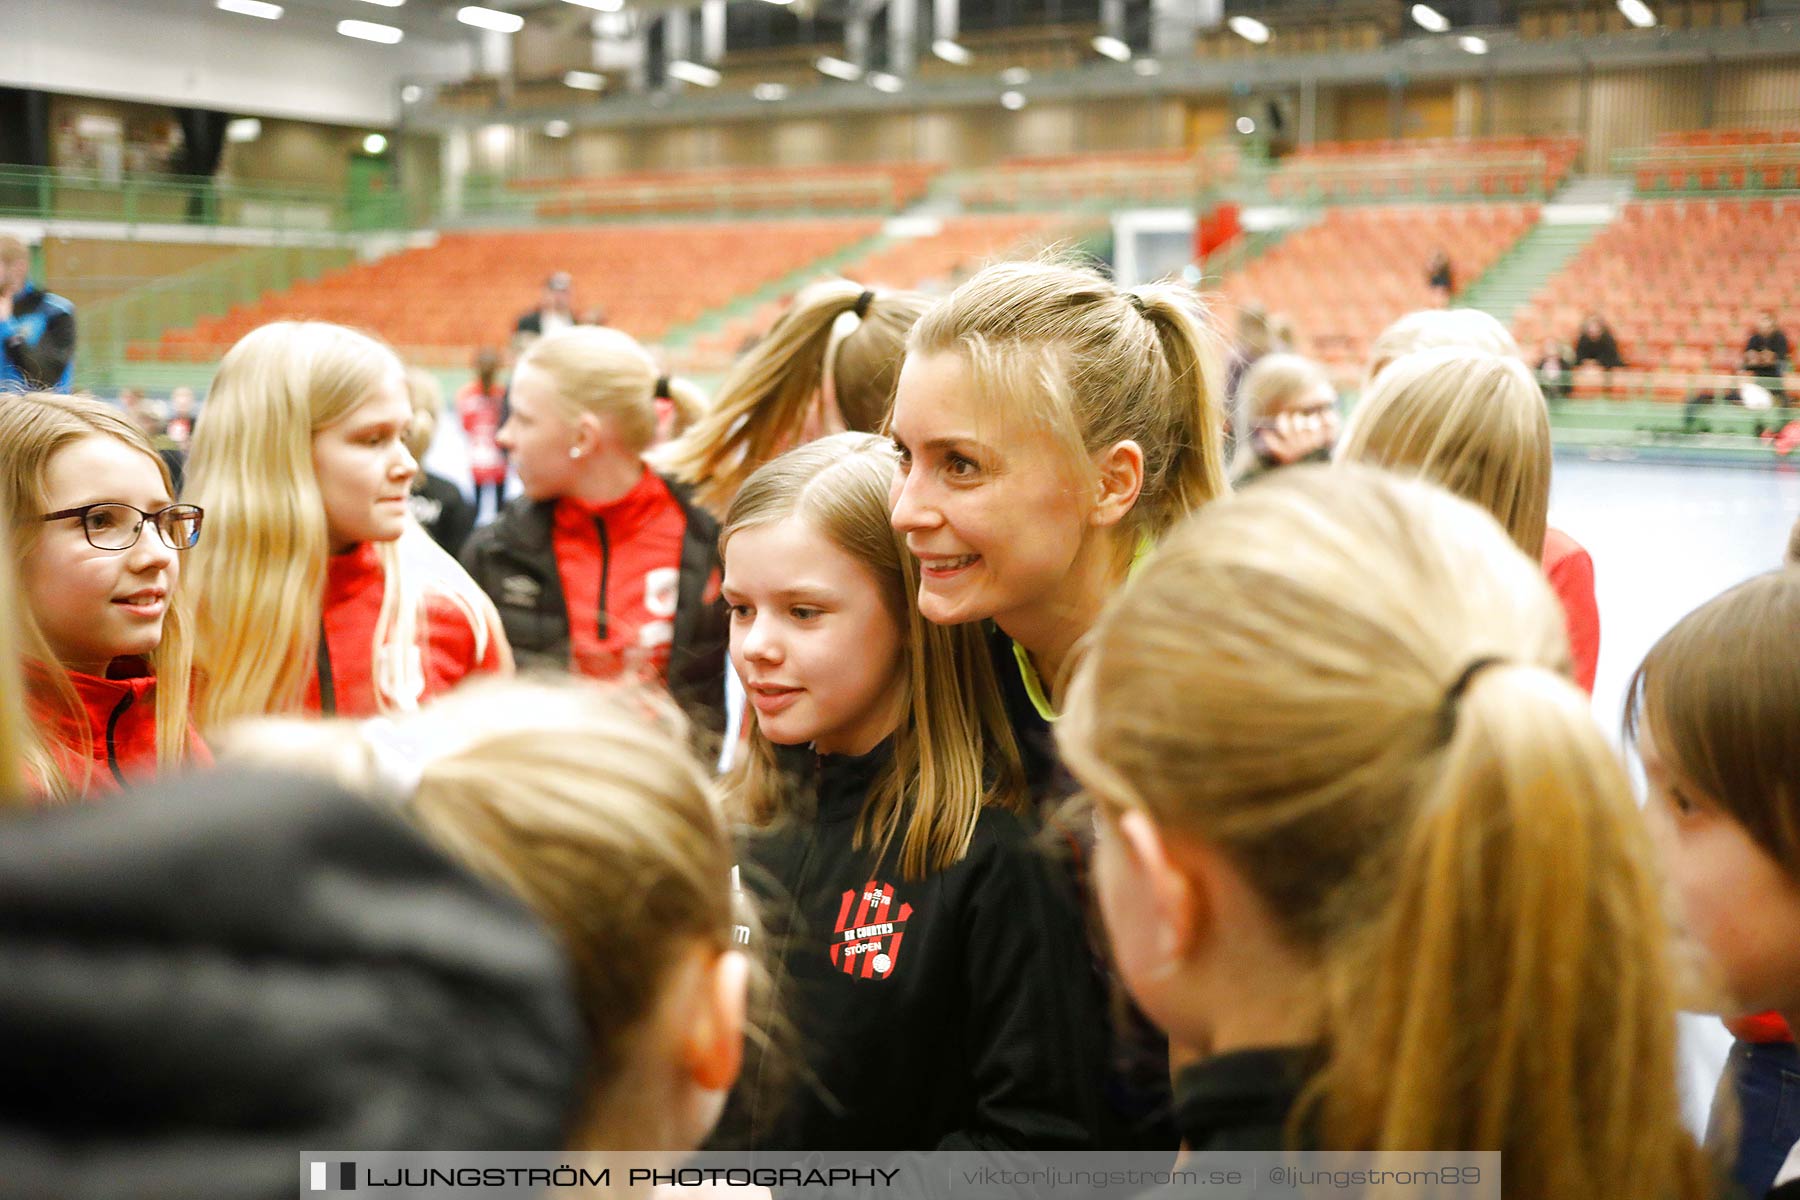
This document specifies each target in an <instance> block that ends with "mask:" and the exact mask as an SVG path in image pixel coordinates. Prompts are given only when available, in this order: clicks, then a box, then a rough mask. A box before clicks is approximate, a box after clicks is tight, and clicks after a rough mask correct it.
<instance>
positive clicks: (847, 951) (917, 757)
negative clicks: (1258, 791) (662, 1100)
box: [720, 433, 1103, 1150]
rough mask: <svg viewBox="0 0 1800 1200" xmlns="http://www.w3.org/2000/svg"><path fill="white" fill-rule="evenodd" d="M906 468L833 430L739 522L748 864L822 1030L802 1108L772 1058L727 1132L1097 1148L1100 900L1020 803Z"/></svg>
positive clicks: (811, 1029)
mask: <svg viewBox="0 0 1800 1200" xmlns="http://www.w3.org/2000/svg"><path fill="white" fill-rule="evenodd" d="M893 472H894V455H893V450H892V448H891V446H890V444H889V442H888V441H887V440H886V439H885V438H881V437H878V436H875V435H871V434H853V433H843V434H837V435H833V436H831V437H827V438H823V439H821V440H819V441H816V442H813V443H811V444H809V445H807V446H803V447H801V448H799V449H797V450H792V451H789V452H788V453H787V454H784V455H782V456H780V457H779V458H776V459H775V460H774V461H772V462H770V463H768V464H767V465H765V466H764V467H763V468H762V469H760V470H759V471H757V472H756V473H755V474H754V475H752V476H751V477H750V478H749V480H748V481H747V482H746V483H745V484H744V486H743V488H742V490H740V491H739V492H738V494H737V497H736V499H735V500H733V502H732V505H731V508H730V510H729V511H728V513H727V514H726V519H725V527H724V531H723V533H722V534H721V537H720V543H721V548H722V551H723V553H724V557H725V597H726V600H727V602H728V603H729V604H730V606H731V609H730V611H731V659H732V665H733V666H734V667H735V668H736V670H737V673H738V676H739V678H740V680H741V681H742V683H743V685H744V688H745V691H746V692H747V694H748V696H749V703H750V707H751V710H752V711H753V712H754V714H755V722H756V725H755V729H754V730H753V732H752V733H751V735H750V744H749V746H748V748H747V750H746V752H745V753H744V754H743V755H742V756H741V758H740V761H739V763H738V765H737V767H736V769H735V771H734V773H733V775H732V777H731V779H730V781H729V792H730V795H731V798H732V801H733V804H734V805H735V808H736V811H737V812H738V813H739V814H740V815H741V816H742V817H743V819H744V820H745V821H746V822H747V824H748V825H749V827H750V834H749V839H748V843H747V845H746V848H745V851H744V859H743V862H744V881H745V883H746V885H748V886H750V887H752V888H754V889H756V890H758V891H760V892H762V893H764V894H765V895H766V896H767V898H768V902H769V903H770V904H771V905H774V906H776V908H775V909H774V911H775V912H776V913H778V914H779V913H785V914H786V918H787V919H786V920H785V921H783V920H780V919H779V918H778V919H777V921H776V924H777V926H778V927H779V928H780V929H781V930H782V933H783V934H784V938H783V940H782V942H781V944H780V954H779V959H780V966H779V975H778V981H777V982H778V988H779V992H780V996H781V1001H782V1005H783V1009H784V1017H785V1018H786V1019H787V1020H788V1021H789V1023H791V1024H792V1025H793V1026H794V1027H796V1028H798V1029H800V1030H802V1031H804V1033H805V1034H806V1035H807V1036H808V1038H809V1039H810V1044H809V1045H808V1046H807V1047H806V1050H805V1054H804V1065H805V1068H806V1070H805V1071H803V1072H797V1074H799V1075H801V1076H802V1077H803V1078H805V1079H806V1080H807V1081H808V1086H803V1087H801V1088H800V1089H799V1090H798V1093H797V1094H795V1095H793V1096H791V1097H787V1098H786V1102H785V1103H783V1102H782V1098H780V1097H777V1096H773V1095H770V1094H769V1089H768V1088H767V1087H766V1086H765V1084H764V1081H763V1079H762V1078H761V1070H760V1064H759V1069H758V1070H756V1071H753V1072H751V1073H750V1074H749V1077H748V1079H747V1081H746V1083H747V1086H746V1087H745V1089H744V1090H743V1094H742V1095H741V1096H740V1097H739V1101H738V1103H737V1106H736V1110H735V1119H733V1118H728V1121H727V1130H726V1133H727V1138H726V1140H727V1141H728V1142H734V1143H737V1144H741V1145H744V1146H748V1147H752V1148H790V1149H791V1148H794V1147H805V1148H806V1149H808V1150H824V1149H833V1148H837V1149H852V1148H856V1149H863V1150H881V1149H895V1150H929V1149H934V1148H946V1149H954V1148H961V1149H973V1148H977V1147H1007V1146H1009V1147H1024V1146H1035V1147H1039V1148H1056V1147H1061V1148H1078V1147H1082V1146H1085V1145H1088V1144H1090V1142H1091V1139H1092V1138H1093V1136H1094V1130H1095V1121H1096V1112H1097V1103H1098V1092H1099V1087H1100V1055H1101V1049H1102V1048H1101V1046H1100V1045H1098V1044H1097V1042H1098V1040H1099V1038H1100V1031H1101V1022H1102V1020H1103V1017H1102V1014H1101V1006H1100V1003H1099V994H1098V990H1097V988H1096V987H1095V986H1094V980H1093V976H1092V973H1091V971H1090V969H1089V965H1088V956H1087V939H1086V936H1085V933H1084V930H1083V926H1082V920H1081V915H1080V911H1079V909H1078V908H1077V906H1076V905H1075V903H1074V900H1073V897H1072V895H1071V894H1070V889H1068V888H1067V886H1066V881H1064V880H1063V879H1061V878H1060V875H1059V872H1058V871H1057V870H1056V868H1055V867H1054V866H1053V865H1052V864H1050V863H1048V862H1046V861H1041V860H1040V859H1039V857H1038V855H1037V853H1036V851H1035V850H1034V847H1033V845H1032V842H1031V832H1030V829H1031V827H1030V825H1029V824H1028V823H1027V822H1026V821H1025V820H1023V819H1021V817H1020V816H1019V815H1018V814H1019V812H1020V811H1021V809H1022V808H1023V807H1024V804H1025V793H1024V786H1023V779H1022V775H1021V770H1020V766H1019V762H1018V757H1017V752H1016V749H1015V748H1014V745H1013V741H1012V736H1011V733H1010V730H1009V728H1008V725H1007V721H1006V718H1005V714H1004V711H1003V710H1002V709H1001V707H1000V704H999V698H998V695H997V693H996V690H995V688H994V684H993V680H992V677H991V676H990V675H988V674H987V672H986V670H985V667H986V662H985V659H984V658H983V657H982V651H981V642H980V636H979V632H978V631H977V630H975V629H973V628H970V627H965V628H960V629H958V628H946V627H941V626H935V625H932V624H930V623H928V622H926V621H925V620H924V619H923V618H922V617H921V616H920V614H919V612H918V609H917V608H916V606H915V603H914V599H913V597H914V595H915V594H916V588H917V581H916V568H915V566H914V564H913V561H912V559H911V557H910V556H909V555H907V553H906V551H905V547H904V545H903V544H902V542H901V540H900V538H899V537H898V535H897V534H895V532H894V530H893V528H892V526H891V525H890V524H889V522H888V508H887V492H888V486H889V483H890V482H891V480H892V477H893ZM949 1030H954V1031H955V1032H954V1033H953V1034H948V1035H947V1031H949Z"/></svg>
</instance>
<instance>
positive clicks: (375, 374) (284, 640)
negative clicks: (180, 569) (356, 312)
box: [187, 322, 512, 729]
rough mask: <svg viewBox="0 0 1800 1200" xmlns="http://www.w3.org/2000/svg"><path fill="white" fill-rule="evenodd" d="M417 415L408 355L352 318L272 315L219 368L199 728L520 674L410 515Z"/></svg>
mask: <svg viewBox="0 0 1800 1200" xmlns="http://www.w3.org/2000/svg"><path fill="white" fill-rule="evenodd" d="M411 423H412V405H411V402H410V400H409V399H408V396H407V391H406V378H405V371H404V369H403V368H402V367H401V365H400V360H399V359H398V358H396V357H395V356H394V352H393V351H392V350H390V349H388V348H387V347H386V346H384V345H383V344H381V343H380V342H377V341H375V340H374V339H373V338H370V337H368V336H366V335H364V334H360V333H357V332H355V331H354V330H350V329H345V328H343V327H342V326H338V325H328V324H325V323H323V322H305V323H296V322H276V323H275V324H272V325H265V326H263V327H262V328H261V329H258V330H256V331H254V332H252V333H250V334H249V335H247V336H246V337H245V338H244V339H243V340H242V341H240V342H239V343H238V344H237V345H236V346H234V347H232V349H231V352H230V353H229V354H227V355H226V356H225V360H224V361H223V362H222V363H220V364H219V374H218V376H217V377H216V378H215V379H214V380H213V386H212V391H211V394H210V395H209V396H208V398H207V405H206V413H205V415H204V417H203V418H202V419H201V421H200V423H199V426H198V428H197V429H196V430H195V433H194V451H193V458H192V460H191V461H190V463H189V466H188V486H187V490H188V493H189V496H188V498H189V499H192V500H193V501H194V502H195V503H197V504H200V505H201V506H202V507H210V508H211V509H212V511H213V512H214V513H215V515H217V514H226V515H224V516H223V517H221V518H219V519H217V520H216V521H215V525H214V527H213V529H212V530H211V531H210V533H211V536H210V537H209V539H208V542H207V543H206V544H205V545H204V546H203V547H202V548H201V549H200V552H199V553H197V554H195V555H194V559H193V562H192V563H191V564H190V578H191V580H192V582H193V584H194V589H195V595H196V596H197V597H198V600H197V605H198V616H199V621H198V639H197V644H196V649H195V659H196V665H197V666H198V667H199V670H200V689H199V694H198V695H199V700H198V712H199V719H200V726H201V728H203V729H212V728H216V727H217V726H218V725H220V724H222V723H224V722H226V721H229V720H232V719H234V718H238V717H244V716H255V715H261V714H264V713H275V712H303V711H312V712H324V713H334V712H335V713H341V714H343V715H345V716H367V715H370V714H373V713H376V712H392V711H403V710H408V709H412V708H416V707H418V705H419V703H420V702H421V701H422V700H424V699H425V698H426V697H428V696H431V695H434V694H436V693H438V692H442V691H445V690H447V689H449V688H450V687H452V686H453V685H455V684H456V683H457V681H458V680H461V679H462V678H464V677H465V676H467V675H469V674H471V673H474V672H478V671H490V672H491V671H507V670H510V669H511V666H512V655H511V652H510V651H509V650H508V648H507V644H506V638H505V635H504V634H503V633H502V632H501V630H500V623H499V619H498V617H497V616H496V615H495V613H494V610H493V606H492V605H491V604H489V603H488V601H487V598H486V597H485V596H484V595H482V593H481V591H480V589H479V588H477V587H476V586H475V585H474V583H473V582H472V581H471V580H470V579H469V577H468V574H467V573H466V572H464V571H463V569H462V568H461V567H459V566H458V565H457V564H456V560H455V559H453V558H451V557H450V556H449V555H448V554H446V553H445V552H444V551H443V550H442V549H440V548H439V547H438V546H437V544H436V543H435V542H433V541H432V540H431V538H430V537H429V536H428V535H427V534H426V533H425V532H424V531H423V530H422V529H420V528H419V527H418V525H417V523H416V522H414V521H412V519H411V518H410V516H409V512H408V508H407V492H408V489H409V487H410V485H411V483H412V478H413V475H414V474H415V473H416V472H417V471H418V464H417V463H416V462H414V461H413V457H412V455H411V454H409V453H408V452H407V449H406V446H405V442H404V438H405V436H406V433H407V430H408V427H409V426H410V425H411Z"/></svg>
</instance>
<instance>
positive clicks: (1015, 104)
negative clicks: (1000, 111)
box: [1000, 92, 1025, 112]
mask: <svg viewBox="0 0 1800 1200" xmlns="http://www.w3.org/2000/svg"><path fill="white" fill-rule="evenodd" d="M1000 107H1001V108H1004V109H1009V110H1011V111H1012V112H1018V111H1019V110H1020V109H1021V108H1024V107H1025V93H1024V92H1001V93H1000Z"/></svg>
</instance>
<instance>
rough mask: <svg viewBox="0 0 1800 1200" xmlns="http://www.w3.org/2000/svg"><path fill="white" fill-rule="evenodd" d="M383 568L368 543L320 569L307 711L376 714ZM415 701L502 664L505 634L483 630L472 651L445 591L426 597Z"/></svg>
mask: <svg viewBox="0 0 1800 1200" xmlns="http://www.w3.org/2000/svg"><path fill="white" fill-rule="evenodd" d="M386 587H387V573H386V572H385V571H384V570H383V568H382V565H381V557H380V554H379V553H378V551H377V549H376V547H375V544H374V543H373V542H362V543H360V544H358V545H357V546H356V547H355V548H354V549H351V550H347V551H345V552H344V553H342V554H334V555H332V556H331V559H330V561H329V563H328V564H327V565H326V568H325V599H324V609H323V612H324V622H323V623H324V637H323V638H322V639H321V641H320V647H319V650H320V652H319V661H318V665H317V666H316V667H315V668H314V670H313V677H312V681H311V682H310V683H309V684H308V685H307V688H306V709H307V711H308V712H319V713H335V714H337V715H338V716H343V717H370V716H374V715H376V714H377V713H379V712H381V711H382V709H381V704H380V700H379V698H378V696H377V693H376V689H375V673H374V664H375V626H376V624H377V623H378V622H379V621H380V619H381V598H382V594H383V592H384V590H385V589H386ZM419 632H420V645H419V655H420V663H419V665H420V668H421V670H420V675H421V676H422V677H423V679H424V681H425V690H424V692H423V693H422V694H421V695H420V696H419V697H418V698H419V699H420V700H421V701H423V700H426V699H429V698H430V697H432V696H435V695H437V694H439V693H440V692H447V691H449V690H450V689H451V688H452V687H454V686H456V684H457V683H459V682H460V681H461V680H462V679H463V678H464V677H465V676H467V675H472V674H475V673H476V672H478V671H498V670H500V669H501V668H502V666H503V665H504V663H505V651H504V649H503V644H504V643H503V637H504V635H503V634H501V632H500V631H499V630H498V629H495V630H492V631H490V632H489V634H488V637H487V645H486V647H485V648H483V650H482V651H481V652H480V653H477V639H476V636H475V630H474V629H472V628H470V626H469V618H468V617H467V616H466V615H465V614H464V613H463V611H462V609H461V608H459V607H457V605H456V603H455V602H454V601H452V600H451V599H450V598H449V597H447V596H442V595H428V596H427V597H426V600H425V612H424V615H423V619H422V621H421V628H420V631H419Z"/></svg>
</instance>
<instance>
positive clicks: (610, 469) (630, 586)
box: [462, 326, 725, 734]
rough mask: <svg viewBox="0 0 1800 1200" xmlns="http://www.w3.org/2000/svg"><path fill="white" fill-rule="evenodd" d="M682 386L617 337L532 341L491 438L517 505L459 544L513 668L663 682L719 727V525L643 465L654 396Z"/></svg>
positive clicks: (575, 334) (706, 723) (653, 426)
mask: <svg viewBox="0 0 1800 1200" xmlns="http://www.w3.org/2000/svg"><path fill="white" fill-rule="evenodd" d="M688 389H689V385H687V384H684V383H681V382H680V381H678V380H670V379H669V378H668V377H667V376H665V375H663V374H662V372H661V370H660V369H659V368H658V366H657V364H656V361H655V360H654V359H653V358H651V356H650V352H649V351H647V350H645V349H644V347H643V346H641V345H639V344H638V342H637V341H636V340H635V339H633V338H632V337H631V336H630V335H628V334H625V333H622V332H620V331H619V330H616V329H606V328H601V327H597V326H579V327H576V328H573V329H564V330H559V331H558V332H556V333H552V334H549V335H547V336H545V337H543V338H540V339H539V340H537V341H536V342H534V343H532V346H531V349H530V350H528V351H526V353H525V356H524V357H523V358H521V359H520V360H519V363H518V366H517V367H515V368H514V369H513V375H512V393H511V395H512V411H511V413H510V414H509V415H508V416H507V418H506V424H504V425H502V426H501V427H500V434H499V444H500V446H501V448H502V449H504V450H506V451H507V453H508V454H509V455H510V456H511V458H512V465H513V469H514V470H515V471H517V472H518V476H519V484H520V486H521V487H522V488H523V490H524V493H525V494H524V495H523V496H521V497H519V498H518V499H515V500H514V501H512V503H510V504H508V505H507V506H506V508H505V509H504V510H502V512H501V514H500V516H499V517H498V518H497V519H496V520H495V521H494V522H493V523H492V524H490V525H487V526H484V527H483V528H481V529H479V530H477V531H476V532H475V534H474V535H473V536H472V537H471V538H470V539H469V541H468V544H467V545H465V546H464V547H463V553H462V560H463V563H464V564H465V565H466V566H467V567H468V569H469V573H470V574H471V575H473V576H474V577H475V580H476V581H477V582H478V583H479V584H480V585H481V586H482V587H483V588H484V589H485V590H486V591H487V593H488V595H490V596H491V597H493V600H494V604H495V605H496V606H497V607H498V608H499V610H500V619H501V620H502V621H503V622H504V623H505V626H506V633H507V637H508V639H509V640H510V641H511V644H512V647H513V650H514V651H515V652H516V653H517V654H518V656H519V661H520V663H521V664H522V665H525V666H532V667H543V668H547V669H552V670H559V671H568V672H572V673H573V674H577V675H585V676H588V677H590V678H596V679H614V678H628V679H635V680H640V681H645V682H655V683H659V684H661V685H663V686H666V687H667V688H668V689H669V691H670V694H672V695H673V696H674V697H675V699H676V701H677V702H678V703H680V704H681V706H682V707H683V709H685V710H686V711H687V712H688V714H689V715H690V716H692V717H693V718H694V721H695V724H696V725H697V726H698V727H699V728H700V729H702V730H705V731H706V732H708V733H709V734H717V733H718V732H720V731H722V730H723V729H724V727H725V606H724V604H723V603H722V602H721V601H720V600H719V560H718V550H717V547H716V545H715V543H716V542H717V540H718V533H719V526H718V522H717V520H715V519H714V518H713V516H712V515H711V514H710V513H708V512H707V511H706V510H705V509H703V508H701V507H700V506H699V505H697V504H695V503H694V501H693V498H692V495H691V493H690V490H689V489H688V488H687V487H686V486H685V485H683V484H681V483H679V482H677V481H675V480H671V479H668V478H665V477H664V476H662V475H660V474H658V473H657V472H656V471H655V470H653V469H652V468H651V467H650V466H649V464H648V463H647V462H646V461H645V452H646V451H648V450H649V449H650V447H651V446H652V445H653V444H654V442H655V440H656V435H657V428H658V423H659V420H660V419H661V418H660V417H659V412H658V403H659V396H662V395H670V394H674V393H677V392H685V391H687V390H688Z"/></svg>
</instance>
